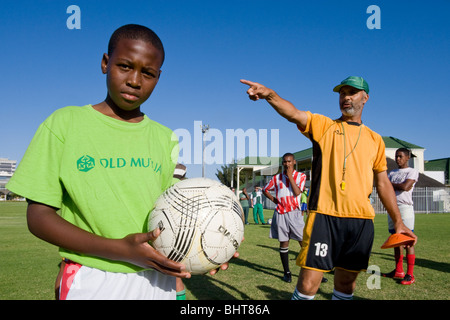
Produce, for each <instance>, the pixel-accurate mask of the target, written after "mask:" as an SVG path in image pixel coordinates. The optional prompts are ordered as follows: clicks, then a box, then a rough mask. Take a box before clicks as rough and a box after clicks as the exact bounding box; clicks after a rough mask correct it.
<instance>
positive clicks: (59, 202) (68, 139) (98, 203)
mask: <svg viewBox="0 0 450 320" xmlns="http://www.w3.org/2000/svg"><path fill="white" fill-rule="evenodd" d="M177 157H178V139H177V137H176V136H175V135H174V134H173V132H172V131H171V130H170V129H168V128H166V127H164V126H162V125H161V124H159V123H157V122H155V121H153V120H150V119H149V118H148V117H147V116H145V117H144V120H143V121H141V122H139V123H129V122H125V121H120V120H117V119H114V118H111V117H108V116H105V115H103V114H102V113H100V112H98V111H96V110H94V109H93V108H92V106H91V105H87V106H84V107H66V108H62V109H59V110H57V111H55V112H54V113H53V114H52V115H51V116H50V117H49V118H47V119H46V120H45V121H44V122H43V123H42V124H41V125H40V127H39V128H38V130H37V132H36V134H35V136H34V137H33V140H32V141H31V143H30V145H29V147H28V149H27V151H26V153H25V155H24V157H23V159H22V161H21V162H20V163H19V166H18V168H17V170H16V172H15V173H14V175H13V177H12V178H11V180H10V182H9V183H8V185H7V187H8V189H9V190H11V191H13V192H15V193H17V194H19V195H22V196H23V197H26V198H28V199H30V200H33V201H36V202H40V203H44V204H47V205H50V206H53V207H56V208H61V211H60V214H61V216H62V217H63V218H64V219H66V220H67V221H69V222H71V223H73V224H75V225H76V226H78V227H80V228H82V229H84V230H86V231H89V232H92V233H94V234H96V235H99V236H103V237H106V238H112V239H119V238H123V237H124V236H126V235H128V234H131V233H137V232H147V219H148V214H149V212H150V211H151V210H152V208H153V205H154V203H155V201H156V199H157V198H158V197H159V196H160V194H161V193H162V192H163V191H164V190H165V189H167V188H168V187H169V186H170V185H171V184H172V177H173V172H174V168H175V165H176V161H177ZM60 254H61V256H62V257H65V258H67V259H70V260H73V261H75V262H78V263H80V264H82V265H86V266H89V267H93V268H97V269H101V270H106V271H111V272H136V271H139V270H141V268H139V267H137V266H134V265H131V264H128V263H125V262H120V261H110V260H106V259H102V258H98V257H92V256H86V255H82V254H79V253H75V252H70V251H67V250H65V249H63V248H60Z"/></svg>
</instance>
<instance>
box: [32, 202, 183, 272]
mask: <svg viewBox="0 0 450 320" xmlns="http://www.w3.org/2000/svg"><path fill="white" fill-rule="evenodd" d="M27 222H28V228H29V230H30V232H31V233H33V234H34V235H35V236H37V237H38V238H40V239H42V240H44V241H47V242H49V243H52V244H54V245H56V246H59V247H63V248H65V249H68V250H71V251H75V252H79V253H83V254H87V255H92V256H98V257H102V258H106V259H110V260H117V261H119V260H120V261H125V262H129V263H132V264H134V265H137V266H140V267H143V268H146V269H148V268H153V269H156V270H158V271H160V272H162V273H165V274H168V275H172V276H176V277H182V278H189V277H190V273H188V272H186V271H185V267H184V266H183V265H182V264H180V263H176V262H174V261H172V260H170V259H168V258H166V257H164V256H163V255H162V254H160V253H159V252H158V251H156V250H155V249H153V248H152V247H151V246H150V244H149V243H148V242H149V241H153V240H155V239H156V238H157V237H158V235H159V232H160V231H159V230H155V231H153V232H148V233H136V234H131V235H128V236H126V237H124V238H122V239H107V238H104V237H100V236H98V235H95V234H93V233H90V232H87V231H85V230H83V229H81V228H78V227H77V226H75V225H73V224H71V223H70V222H68V221H66V220H64V219H63V218H62V217H60V216H59V215H58V214H57V213H56V209H54V208H52V207H49V206H47V205H44V204H41V203H37V202H30V203H29V205H28V209H27Z"/></svg>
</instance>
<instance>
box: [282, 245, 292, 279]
mask: <svg viewBox="0 0 450 320" xmlns="http://www.w3.org/2000/svg"><path fill="white" fill-rule="evenodd" d="M280 258H281V264H282V265H283V270H284V273H287V272H290V270H289V247H287V248H280Z"/></svg>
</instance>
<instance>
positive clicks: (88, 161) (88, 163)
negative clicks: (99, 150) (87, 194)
mask: <svg viewBox="0 0 450 320" xmlns="http://www.w3.org/2000/svg"><path fill="white" fill-rule="evenodd" d="M94 167H95V160H94V158H92V157H90V156H88V155H84V156H82V157H81V158H80V159H78V160H77V168H78V170H79V171H82V172H88V171H89V170H91V169H93V168H94Z"/></svg>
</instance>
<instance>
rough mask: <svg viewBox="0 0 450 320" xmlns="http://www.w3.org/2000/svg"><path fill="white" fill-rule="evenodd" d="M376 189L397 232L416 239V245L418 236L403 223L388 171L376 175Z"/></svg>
mask: <svg viewBox="0 0 450 320" xmlns="http://www.w3.org/2000/svg"><path fill="white" fill-rule="evenodd" d="M375 187H376V188H377V192H378V196H379V197H380V199H381V202H382V203H383V205H384V207H385V208H386V210H387V212H388V214H389V216H390V217H391V219H392V221H393V222H394V228H395V232H396V233H404V234H406V235H408V236H410V237H413V238H414V239H415V240H414V244H413V245H415V244H416V242H417V236H416V235H415V234H414V233H413V232H412V231H411V230H410V229H409V228H408V227H406V226H405V224H404V223H403V221H402V217H401V215H400V211H399V210H398V206H397V198H396V197H395V192H394V188H393V187H392V184H391V182H390V181H389V178H388V176H387V173H386V171H382V172H379V173H375Z"/></svg>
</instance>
